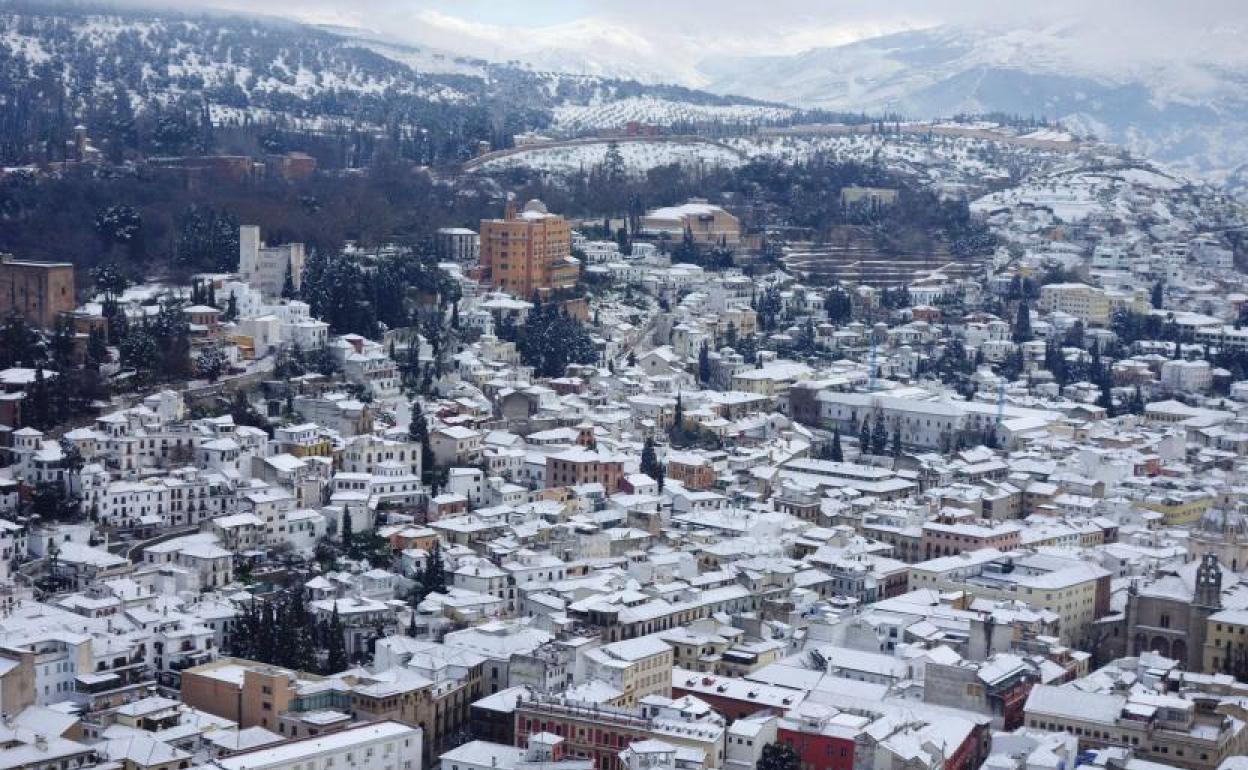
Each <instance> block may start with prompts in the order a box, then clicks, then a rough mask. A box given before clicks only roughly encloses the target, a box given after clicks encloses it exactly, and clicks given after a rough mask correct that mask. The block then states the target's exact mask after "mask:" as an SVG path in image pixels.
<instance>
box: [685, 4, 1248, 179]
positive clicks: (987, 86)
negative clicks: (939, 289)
mask: <svg viewBox="0 0 1248 770" xmlns="http://www.w3.org/2000/svg"><path fill="white" fill-rule="evenodd" d="M1172 53H1173V52H1169V51H1167V52H1157V53H1156V54H1155V56H1153V57H1152V60H1151V61H1148V62H1144V63H1141V61H1142V60H1124V61H1119V60H1115V59H1112V58H1111V57H1098V56H1096V55H1095V53H1094V52H1090V50H1089V49H1088V48H1087V46H1086V36H1084V35H1082V34H1081V32H1080V30H1077V29H1072V28H1069V27H1060V26H1058V27H1052V28H1046V29H988V28H976V29H970V28H965V27H938V28H933V29H927V30H920V31H911V32H903V33H897V34H892V35H886V36H883V37H878V38H872V39H868V40H864V41H860V42H857V43H852V44H849V45H843V46H838V47H833V48H822V49H813V50H809V51H806V52H804V53H801V54H797V55H793V56H774V57H748V58H720V59H710V60H707V61H705V62H703V64H702V65H701V66H702V71H703V72H704V73H706V74H707V75H708V77H709V78H710V80H711V82H710V85H709V86H708V87H709V89H710V90H713V91H717V92H732V93H740V94H744V95H747V96H753V97H756V98H760V99H783V100H784V101H785V102H786V103H790V104H794V105H798V106H802V107H820V108H825V109H833V110H859V109H861V110H868V111H881V112H883V111H893V112H897V113H901V114H903V115H907V116H910V117H914V118H921V119H925V118H932V117H939V116H947V115H954V114H958V113H988V112H1003V113H1008V114H1014V115H1023V116H1027V115H1035V116H1038V117H1045V118H1048V119H1050V120H1055V121H1060V122H1061V123H1062V124H1064V125H1065V126H1066V127H1067V128H1069V129H1072V130H1074V131H1076V132H1079V133H1085V134H1095V135H1097V136H1098V137H1099V138H1100V139H1103V140H1105V141H1110V142H1114V143H1118V144H1122V145H1125V146H1127V147H1129V148H1130V149H1132V150H1133V151H1136V152H1137V153H1140V154H1144V155H1147V156H1149V157H1152V158H1155V159H1157V160H1159V161H1162V162H1165V163H1168V164H1171V165H1173V166H1175V167H1176V168H1178V169H1180V170H1182V171H1184V172H1186V173H1191V174H1194V175H1198V176H1201V177H1203V178H1207V179H1211V180H1214V181H1223V180H1225V179H1227V178H1228V177H1231V176H1233V175H1235V174H1236V171H1237V169H1240V168H1241V167H1243V166H1244V164H1245V163H1248V131H1245V128H1246V127H1248V75H1245V74H1244V70H1243V69H1242V68H1241V67H1237V66H1226V65H1225V63H1223V62H1216V61H1203V60H1201V59H1200V58H1198V56H1199V55H1198V54H1197V55H1196V58H1189V59H1187V60H1182V61H1171V60H1169V58H1168V57H1170V56H1171V55H1172Z"/></svg>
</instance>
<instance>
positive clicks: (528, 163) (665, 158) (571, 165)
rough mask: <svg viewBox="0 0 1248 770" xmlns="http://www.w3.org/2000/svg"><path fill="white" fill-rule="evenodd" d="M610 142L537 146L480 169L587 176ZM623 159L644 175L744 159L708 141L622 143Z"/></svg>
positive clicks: (723, 165) (631, 171) (727, 165)
mask: <svg viewBox="0 0 1248 770" xmlns="http://www.w3.org/2000/svg"><path fill="white" fill-rule="evenodd" d="M609 146H610V142H609V141H607V140H603V141H598V142H576V143H567V144H558V145H554V146H550V147H533V148H529V149H524V150H520V151H517V152H513V153H510V154H508V155H504V156H501V157H498V158H492V159H490V160H487V161H486V162H484V163H482V164H481V165H479V166H477V167H476V169H475V170H478V171H483V172H497V171H504V170H507V169H511V168H530V169H534V170H537V171H541V172H544V173H548V174H556V175H566V174H580V173H586V172H588V171H589V170H590V169H592V168H594V167H595V166H600V165H602V162H603V160H604V159H605V158H606V155H607V149H608V147H609ZM618 147H619V148H620V156H621V157H622V158H623V159H624V167H625V168H626V169H627V170H628V173H629V174H632V175H634V176H641V175H643V174H645V173H646V172H647V171H649V170H650V169H653V168H658V167H659V166H670V165H673V164H676V165H681V166H689V167H696V166H701V167H703V168H717V167H719V168H735V167H737V166H739V165H741V164H742V162H743V160H742V158H741V156H740V154H738V153H737V152H734V151H733V150H732V149H729V148H727V147H724V146H722V145H719V144H715V143H713V142H706V141H665V140H654V141H638V140H630V141H623V142H619V143H618Z"/></svg>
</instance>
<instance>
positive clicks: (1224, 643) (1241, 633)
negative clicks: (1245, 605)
mask: <svg viewBox="0 0 1248 770" xmlns="http://www.w3.org/2000/svg"><path fill="white" fill-rule="evenodd" d="M1207 623H1208V629H1207V630H1206V631H1205V655H1204V672H1205V673H1206V674H1220V673H1235V674H1237V675H1239V676H1242V673H1241V672H1243V671H1248V610H1222V611H1220V612H1215V613H1214V614H1212V615H1210V616H1209V620H1208V621H1207ZM1228 658H1229V660H1228Z"/></svg>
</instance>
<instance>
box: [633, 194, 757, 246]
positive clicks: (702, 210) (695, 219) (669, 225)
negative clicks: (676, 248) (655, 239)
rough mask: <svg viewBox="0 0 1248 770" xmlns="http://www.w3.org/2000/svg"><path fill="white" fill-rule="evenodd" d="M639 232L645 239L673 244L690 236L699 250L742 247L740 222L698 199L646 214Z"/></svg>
mask: <svg viewBox="0 0 1248 770" xmlns="http://www.w3.org/2000/svg"><path fill="white" fill-rule="evenodd" d="M641 231H642V233H644V234H646V235H655V236H662V235H666V236H667V237H669V238H671V239H672V240H674V241H679V240H680V239H682V238H684V237H685V233H689V234H690V235H691V236H692V237H693V242H694V243H696V244H698V245H700V246H720V245H722V246H727V247H728V248H730V249H735V248H736V247H737V246H738V245H739V244H740V243H741V222H740V220H738V219H737V218H736V217H734V216H733V215H732V214H729V213H728V212H727V211H724V210H723V209H722V208H720V207H719V206H715V205H712V204H710V203H707V202H706V201H705V200H702V199H700V198H695V199H692V200H690V201H689V202H688V203H685V204H682V205H680V206H667V207H665V208H661V209H655V210H653V211H651V212H648V213H647V214H646V216H645V217H644V218H642V220H641Z"/></svg>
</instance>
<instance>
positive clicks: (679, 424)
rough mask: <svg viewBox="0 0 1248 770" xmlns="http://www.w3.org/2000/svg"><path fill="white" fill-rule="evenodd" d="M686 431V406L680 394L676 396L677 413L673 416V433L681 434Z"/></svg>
mask: <svg viewBox="0 0 1248 770" xmlns="http://www.w3.org/2000/svg"><path fill="white" fill-rule="evenodd" d="M684 429H685V404H684V399H683V398H682V397H681V394H680V393H677V394H676V412H675V414H673V415H672V431H673V432H676V433H679V432H681V431H683V430H684Z"/></svg>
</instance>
